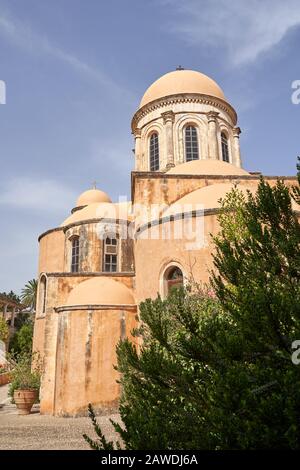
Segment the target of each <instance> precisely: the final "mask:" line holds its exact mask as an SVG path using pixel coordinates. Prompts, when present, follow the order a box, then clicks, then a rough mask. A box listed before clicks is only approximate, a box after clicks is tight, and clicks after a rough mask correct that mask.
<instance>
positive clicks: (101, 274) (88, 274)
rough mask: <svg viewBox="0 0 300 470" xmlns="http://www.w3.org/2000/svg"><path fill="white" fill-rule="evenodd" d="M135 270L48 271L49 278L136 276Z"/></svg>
mask: <svg viewBox="0 0 300 470" xmlns="http://www.w3.org/2000/svg"><path fill="white" fill-rule="evenodd" d="M134 276H135V272H128V271H126V272H115V273H107V272H102V271H99V272H78V273H69V272H62V273H57V272H56V273H47V278H49V277H134Z"/></svg>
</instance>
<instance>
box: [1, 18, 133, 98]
mask: <svg viewBox="0 0 300 470" xmlns="http://www.w3.org/2000/svg"><path fill="white" fill-rule="evenodd" d="M0 35H2V36H3V37H5V38H6V40H8V41H10V42H11V43H12V44H14V45H15V46H17V47H19V48H22V49H24V50H26V51H27V52H29V53H32V54H41V55H45V54H47V55H49V56H52V57H54V58H56V59H57V60H60V61H61V62H63V63H64V64H66V65H68V66H70V67H71V68H73V69H74V70H75V71H77V72H79V73H81V74H83V75H85V76H87V77H89V78H91V79H93V80H96V81H98V82H99V84H101V86H103V87H104V88H105V89H106V90H108V91H109V92H110V93H112V94H118V95H120V94H121V95H122V96H123V97H124V94H126V95H128V97H129V98H130V94H129V92H128V91H127V90H124V89H123V88H121V87H120V86H119V85H118V84H117V83H115V82H114V81H113V80H112V79H111V78H110V77H109V76H107V75H106V74H105V73H103V72H102V71H101V70H99V69H98V68H95V67H91V66H90V65H89V64H87V63H86V62H84V61H83V60H81V59H79V58H78V57H76V56H75V55H74V54H71V53H69V52H66V51H65V50H63V49H62V48H60V47H58V46H57V45H54V44H53V43H52V42H50V41H49V39H48V38H47V37H46V36H44V35H40V34H38V33H36V32H35V31H34V30H33V29H32V28H31V27H30V26H29V25H28V24H26V23H24V22H21V21H19V20H17V19H15V18H12V17H11V16H10V15H7V14H4V13H3V12H1V13H0Z"/></svg>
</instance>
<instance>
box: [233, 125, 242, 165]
mask: <svg viewBox="0 0 300 470" xmlns="http://www.w3.org/2000/svg"><path fill="white" fill-rule="evenodd" d="M241 132H242V131H241V129H240V128H239V127H234V129H233V151H234V159H235V164H236V166H238V167H239V168H241V166H242V159H241V151H240V133H241Z"/></svg>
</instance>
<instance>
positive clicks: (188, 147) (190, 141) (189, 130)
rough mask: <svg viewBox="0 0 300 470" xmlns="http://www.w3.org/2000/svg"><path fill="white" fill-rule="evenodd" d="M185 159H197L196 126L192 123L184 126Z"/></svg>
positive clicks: (188, 160) (187, 160)
mask: <svg viewBox="0 0 300 470" xmlns="http://www.w3.org/2000/svg"><path fill="white" fill-rule="evenodd" d="M184 154H185V161H186V162H190V161H192V160H199V144H198V132H197V127H196V126H195V125H194V124H186V125H185V126H184Z"/></svg>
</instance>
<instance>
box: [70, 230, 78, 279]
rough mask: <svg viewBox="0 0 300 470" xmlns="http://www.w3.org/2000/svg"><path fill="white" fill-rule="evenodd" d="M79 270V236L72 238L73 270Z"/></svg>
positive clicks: (73, 271)
mask: <svg viewBox="0 0 300 470" xmlns="http://www.w3.org/2000/svg"><path fill="white" fill-rule="evenodd" d="M78 271H79V237H74V238H72V259H71V272H72V273H78Z"/></svg>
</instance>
